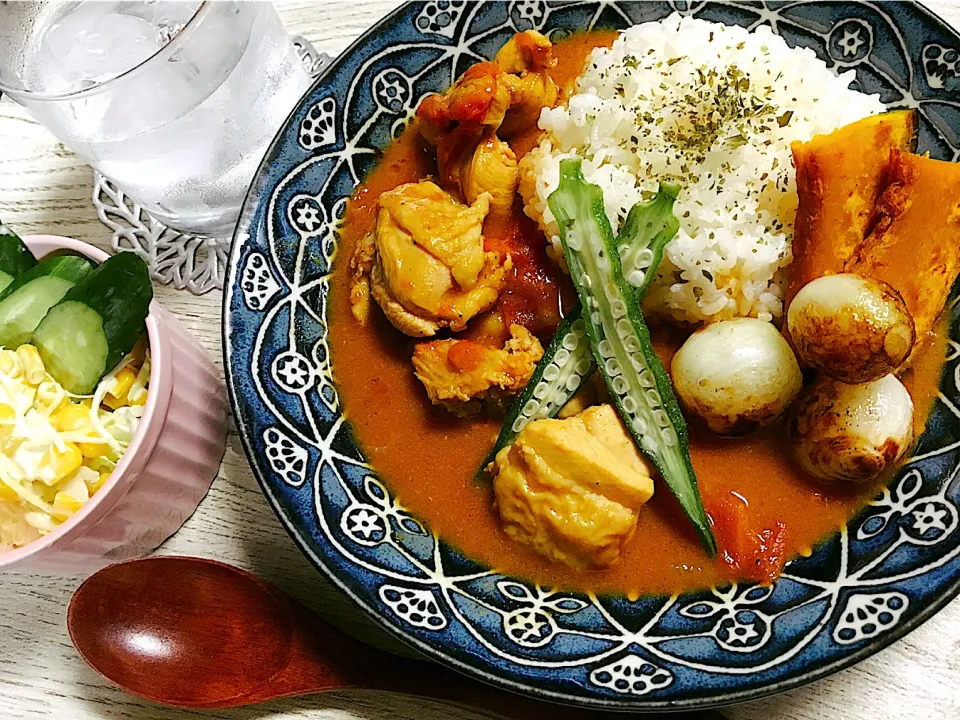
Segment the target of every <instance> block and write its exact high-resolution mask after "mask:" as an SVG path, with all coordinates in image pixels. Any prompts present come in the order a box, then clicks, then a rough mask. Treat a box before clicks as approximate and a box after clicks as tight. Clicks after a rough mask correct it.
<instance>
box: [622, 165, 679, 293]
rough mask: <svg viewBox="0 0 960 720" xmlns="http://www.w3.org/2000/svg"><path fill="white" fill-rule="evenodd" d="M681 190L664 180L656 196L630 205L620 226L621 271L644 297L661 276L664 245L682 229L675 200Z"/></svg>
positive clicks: (636, 291)
mask: <svg viewBox="0 0 960 720" xmlns="http://www.w3.org/2000/svg"><path fill="white" fill-rule="evenodd" d="M679 192H680V188H679V187H677V186H676V185H668V184H666V183H661V184H660V189H659V190H658V191H657V195H656V197H654V198H653V200H651V201H650V202H647V203H637V204H636V205H634V206H633V207H632V208H630V212H629V214H628V215H627V219H626V221H625V222H624V223H623V227H622V228H620V235H619V236H618V237H617V241H616V246H617V252H618V253H619V256H620V266H621V271H622V273H623V277H624V278H625V279H626V281H627V283H629V284H630V285H632V286H633V287H634V294H635V295H636V297H637V298H638V299H640V298H642V297H643V294H644V293H645V292H646V290H647V288H648V287H649V286H650V283H652V282H653V280H654V278H655V277H656V276H657V268H658V267H660V261H661V260H662V259H663V248H664V247H666V245H667V243H668V242H670V241H671V240H673V237H674V236H675V235H676V234H677V230H679V229H680V221H679V220H677V217H676V215H674V214H673V203H674V202H675V201H676V199H677V194H678V193H679Z"/></svg>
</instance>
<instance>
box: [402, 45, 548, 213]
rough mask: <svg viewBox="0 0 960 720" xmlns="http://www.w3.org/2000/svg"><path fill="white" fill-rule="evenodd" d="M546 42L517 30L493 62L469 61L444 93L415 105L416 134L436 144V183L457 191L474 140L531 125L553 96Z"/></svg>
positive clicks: (526, 128)
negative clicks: (437, 179)
mask: <svg viewBox="0 0 960 720" xmlns="http://www.w3.org/2000/svg"><path fill="white" fill-rule="evenodd" d="M552 47H553V46H552V45H551V44H550V41H549V40H548V39H547V38H546V37H544V36H543V35H541V34H540V33H538V32H536V31H534V30H528V31H527V32H524V33H517V34H516V35H514V37H513V38H512V39H511V40H510V41H509V42H508V43H507V44H506V45H504V46H503V47H502V48H501V49H500V52H499V53H497V59H496V62H482V63H478V64H476V65H473V66H471V67H469V68H467V70H466V71H465V72H464V73H463V75H461V76H460V79H459V80H457V82H456V83H454V85H453V86H452V87H451V88H450V89H449V90H448V91H447V92H445V93H436V94H433V95H428V96H427V97H426V98H424V99H423V102H421V103H420V107H418V108H417V117H418V119H419V120H420V124H419V127H420V134H421V135H423V137H424V139H426V141H427V142H428V143H430V144H431V145H434V146H436V148H437V169H438V171H439V176H440V185H441V186H442V187H443V188H444V189H446V190H451V191H453V190H460V191H461V194H462V195H463V196H464V197H465V198H467V200H468V201H469V199H470V196H469V195H468V194H467V192H466V188H465V187H464V186H463V185H462V182H461V179H460V174H461V172H462V171H463V170H464V168H465V167H466V166H468V165H469V164H470V161H471V158H473V156H474V151H475V149H476V147H477V144H478V143H482V142H485V141H487V140H488V139H489V136H490V135H492V134H493V133H495V132H497V131H498V128H499V132H500V134H501V136H503V137H509V136H511V135H514V134H516V133H518V132H522V131H524V130H528V129H531V128H534V127H536V124H537V119H538V118H539V117H540V110H541V109H542V108H544V107H546V106H552V105H553V104H554V103H555V102H556V100H557V96H558V90H557V86H556V84H555V83H554V82H553V80H552V79H551V78H550V76H549V74H548V73H547V70H548V69H549V68H551V67H553V66H555V65H556V59H555V58H554V57H553V53H552Z"/></svg>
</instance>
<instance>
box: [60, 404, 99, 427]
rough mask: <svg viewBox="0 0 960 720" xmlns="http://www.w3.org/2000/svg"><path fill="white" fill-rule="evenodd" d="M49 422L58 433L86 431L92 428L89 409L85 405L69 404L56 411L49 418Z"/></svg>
mask: <svg viewBox="0 0 960 720" xmlns="http://www.w3.org/2000/svg"><path fill="white" fill-rule="evenodd" d="M50 422H51V423H52V424H53V427H54V429H55V430H57V431H58V432H74V431H76V430H86V429H88V428H90V427H92V425H91V423H90V408H88V407H86V406H85V405H78V404H76V403H70V404H69V405H67V406H66V407H65V408H63V409H61V410H58V411H57V414H56V415H54V416H53V417H52V418H50Z"/></svg>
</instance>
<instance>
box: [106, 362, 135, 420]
mask: <svg viewBox="0 0 960 720" xmlns="http://www.w3.org/2000/svg"><path fill="white" fill-rule="evenodd" d="M136 379H137V374H136V373H135V372H134V371H133V370H131V369H130V368H129V367H125V368H123V369H122V370H121V371H120V372H118V373H117V374H116V375H115V376H114V385H113V389H112V390H110V392H108V393H107V395H106V397H104V398H103V404H104V405H106V406H107V407H109V408H110V409H111V410H116V409H117V408H119V407H123V406H124V405H125V404H126V401H127V393H128V392H130V388H131V387H132V386H133V383H134V381H135V380H136Z"/></svg>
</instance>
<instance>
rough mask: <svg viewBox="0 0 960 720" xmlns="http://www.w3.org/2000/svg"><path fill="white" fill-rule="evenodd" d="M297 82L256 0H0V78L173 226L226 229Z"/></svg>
mask: <svg viewBox="0 0 960 720" xmlns="http://www.w3.org/2000/svg"><path fill="white" fill-rule="evenodd" d="M309 86H310V77H309V75H308V74H307V71H306V69H305V68H304V66H303V63H302V62H301V60H300V57H299V55H298V53H297V51H296V49H295V48H294V47H293V43H292V42H291V40H290V38H289V36H288V35H287V34H286V32H285V31H284V28H283V26H282V24H281V23H280V19H279V18H278V17H277V14H276V12H275V10H274V9H273V7H272V6H271V5H269V4H268V3H261V2H230V1H229V0H220V1H217V2H212V1H208V2H67V3H63V2H3V3H0V90H2V91H3V92H5V93H7V94H8V95H9V96H10V97H11V98H13V99H14V100H16V101H17V102H19V103H20V104H22V105H24V106H26V107H27V108H28V109H29V111H30V112H31V114H32V115H33V116H34V117H35V118H36V119H37V120H38V121H39V122H40V123H42V124H43V125H45V126H46V127H47V128H48V129H49V130H50V131H51V132H53V134H54V135H56V136H57V137H58V138H59V139H60V140H61V141H62V142H63V143H64V144H65V145H67V146H68V147H69V148H71V149H72V150H73V151H74V152H75V153H77V155H79V156H80V157H82V158H83V159H84V160H86V161H87V162H88V163H90V164H91V165H92V166H93V167H95V168H96V169H97V170H99V171H100V172H101V173H102V174H103V175H105V176H107V177H108V178H110V179H111V180H112V181H113V182H114V183H115V184H116V185H117V186H118V187H119V188H120V189H121V190H122V191H123V192H124V193H125V194H127V195H128V196H129V197H130V198H131V199H133V200H135V201H136V202H138V203H139V204H140V205H141V206H142V207H143V208H144V209H145V210H147V212H149V213H150V214H151V215H152V216H153V217H155V218H157V219H158V220H160V221H161V222H163V223H164V224H165V225H168V226H170V227H173V228H176V229H178V230H182V231H185V232H190V233H193V234H200V235H218V234H225V233H229V232H231V231H232V228H233V225H234V223H235V222H236V219H237V216H238V215H239V213H240V206H241V204H242V203H243V198H244V195H245V194H246V191H247V188H248V187H249V185H250V181H251V180H252V179H253V175H254V172H255V171H256V169H257V165H258V164H259V163H260V160H261V158H262V157H263V154H264V152H265V151H266V148H267V145H268V144H269V142H270V140H271V139H272V138H273V136H274V134H275V133H276V132H277V130H278V129H279V128H280V125H281V124H282V123H283V120H284V119H285V118H286V116H287V115H288V114H289V112H290V111H291V110H292V109H293V107H294V105H295V104H296V102H297V101H298V100H299V99H300V97H301V96H302V95H303V93H304V92H306V90H307V88H308V87H309Z"/></svg>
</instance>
